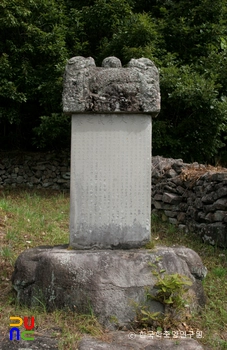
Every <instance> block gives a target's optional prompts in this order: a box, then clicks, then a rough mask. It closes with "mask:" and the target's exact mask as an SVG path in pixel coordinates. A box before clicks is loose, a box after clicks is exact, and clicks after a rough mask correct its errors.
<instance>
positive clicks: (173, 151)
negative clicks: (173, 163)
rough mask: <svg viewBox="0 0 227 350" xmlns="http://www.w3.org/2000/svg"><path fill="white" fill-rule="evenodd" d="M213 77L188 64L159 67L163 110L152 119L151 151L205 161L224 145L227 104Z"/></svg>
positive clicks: (189, 159) (188, 159)
mask: <svg viewBox="0 0 227 350" xmlns="http://www.w3.org/2000/svg"><path fill="white" fill-rule="evenodd" d="M215 78H216V77H212V76H211V77H206V76H205V74H203V75H201V74H199V73H197V72H196V71H194V70H193V69H192V68H191V67H189V66H181V67H180V68H177V67H176V66H170V67H166V68H162V70H161V91H162V96H163V100H164V101H163V104H162V112H161V114H160V116H159V117H158V119H157V121H155V122H154V129H153V132H154V153H155V154H165V155H167V156H171V157H181V158H183V159H184V160H186V161H195V160H197V161H200V162H206V160H211V159H212V157H214V156H215V155H216V154H217V153H218V150H219V149H220V148H221V147H223V146H224V143H223V142H222V140H221V133H222V131H223V130H224V129H225V127H226V126H225V125H226V112H227V104H226V100H225V99H222V100H221V99H219V98H218V94H219V92H218V89H219V87H220V85H219V84H217V83H216V79H215ZM207 140H209V142H207Z"/></svg>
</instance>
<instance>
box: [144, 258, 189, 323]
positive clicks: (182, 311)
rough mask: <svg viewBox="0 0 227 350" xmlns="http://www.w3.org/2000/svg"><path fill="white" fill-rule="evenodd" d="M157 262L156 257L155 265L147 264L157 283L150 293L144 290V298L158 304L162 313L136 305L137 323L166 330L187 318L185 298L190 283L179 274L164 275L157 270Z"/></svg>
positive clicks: (162, 270) (187, 278) (163, 270)
mask: <svg viewBox="0 0 227 350" xmlns="http://www.w3.org/2000/svg"><path fill="white" fill-rule="evenodd" d="M159 260H161V259H160V258H158V257H157V258H156V261H155V263H148V265H149V266H151V267H152V270H151V272H152V274H153V275H154V276H155V277H156V278H157V282H156V283H155V285H154V287H153V289H152V291H150V290H149V289H148V288H147V289H146V298H147V300H148V301H149V300H156V301H158V302H160V303H161V304H162V305H163V306H164V313H163V314H161V312H152V311H150V309H149V304H146V305H143V306H141V307H138V305H137V322H139V323H141V325H143V326H146V327H148V326H154V325H155V326H157V325H158V326H161V327H163V328H164V329H166V328H169V327H171V326H173V325H177V323H179V322H183V321H185V318H186V316H187V317H189V314H188V312H187V309H186V306H187V302H186V300H185V296H186V293H187V291H188V289H189V287H190V286H191V285H192V281H191V279H190V278H189V277H187V276H184V275H181V274H179V273H175V274H165V272H166V271H165V269H158V262H159ZM187 298H188V295H187Z"/></svg>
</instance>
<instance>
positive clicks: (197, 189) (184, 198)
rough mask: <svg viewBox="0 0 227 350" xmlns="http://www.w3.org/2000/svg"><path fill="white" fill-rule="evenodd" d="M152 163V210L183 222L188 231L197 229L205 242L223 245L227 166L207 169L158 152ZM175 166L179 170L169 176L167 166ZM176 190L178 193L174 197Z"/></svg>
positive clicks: (226, 218)
mask: <svg viewBox="0 0 227 350" xmlns="http://www.w3.org/2000/svg"><path fill="white" fill-rule="evenodd" d="M152 163H153V166H152V169H153V170H152V171H153V174H152V182H153V186H152V192H153V198H154V201H152V213H154V214H156V215H159V216H160V217H161V218H162V220H165V221H168V222H170V223H172V224H175V225H177V226H179V225H182V224H183V225H185V226H186V229H187V230H189V231H194V230H196V232H198V233H199V234H200V235H201V237H202V238H203V240H204V241H205V242H210V243H211V244H218V245H220V246H221V247H226V244H227V225H226V223H227V187H226V184H227V183H226V174H227V169H225V168H222V169H220V170H218V171H217V170H216V169H215V168H214V170H212V171H211V170H209V171H207V167H205V166H204V165H201V164H198V163H196V164H195V163H194V164H191V165H190V164H186V163H183V162H182V160H174V159H165V158H163V157H160V156H157V157H153V159H152ZM177 167H178V169H179V173H177V175H176V176H175V177H173V178H169V172H170V170H171V169H174V171H175V170H176V169H177ZM176 185H177V187H176ZM176 192H177V195H179V196H178V197H174V196H175V195H176ZM178 198H181V202H179V203H177V201H178ZM179 201H180V199H179ZM166 203H168V208H167V207H166V206H167V204H166ZM164 212H165V214H166V215H164V214H163V213H164ZM176 212H179V213H178V214H177V219H176V218H175V216H176ZM201 223H202V225H201Z"/></svg>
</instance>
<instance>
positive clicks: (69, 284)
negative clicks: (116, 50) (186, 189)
mask: <svg viewBox="0 0 227 350" xmlns="http://www.w3.org/2000/svg"><path fill="white" fill-rule="evenodd" d="M63 108H64V112H65V113H69V114H71V115H72V150H71V208H70V244H69V246H68V245H66V246H55V247H37V248H33V249H28V250H26V251H25V252H23V253H22V254H20V256H19V257H18V259H17V261H16V265H15V270H14V274H13V277H12V282H13V286H14V289H15V290H16V291H17V298H18V301H19V302H20V303H22V304H25V305H27V306H29V307H31V306H34V305H37V303H38V302H39V300H41V302H42V305H45V306H46V308H47V310H54V309H56V308H66V309H67V308H70V309H72V310H74V311H76V312H77V313H87V312H90V310H91V309H92V311H93V313H94V315H95V316H97V318H98V320H99V322H100V323H102V325H104V326H105V327H108V328H110V329H116V328H117V329H118V328H119V327H124V328H125V327H126V328H129V329H131V327H132V325H133V326H136V323H135V319H136V317H137V314H136V310H135V306H134V305H135V303H136V304H137V305H147V302H148V301H147V299H146V293H145V288H146V289H147V290H150V291H151V293H155V291H156V292H157V287H156V283H157V278H156V277H155V275H154V274H152V273H151V268H150V265H149V264H152V265H154V264H155V266H156V265H157V269H158V271H162V272H163V271H165V273H166V274H180V275H184V276H187V277H189V278H190V279H191V281H192V286H191V287H190V288H189V290H188V293H189V294H188V297H190V298H189V301H188V303H189V304H190V307H192V308H194V307H197V306H198V305H204V292H203V287H202V283H201V280H202V279H203V278H204V277H205V275H206V268H205V267H204V266H203V264H202V261H201V259H200V257H199V256H198V254H196V253H195V252H194V251H192V250H191V249H188V248H185V247H172V248H170V247H158V246H157V247H155V249H134V248H139V247H142V246H143V245H144V244H145V243H147V242H149V240H150V214H151V126H152V117H155V116H157V114H158V112H159V109H160V94H159V81H158V71H157V68H156V67H155V66H154V64H153V63H152V62H151V61H150V60H149V59H146V58H140V59H137V60H135V59H132V60H131V61H130V62H129V64H128V66H127V67H126V68H122V66H121V62H120V61H119V60H118V59H117V58H115V57H108V58H106V59H105V60H104V61H103V63H102V67H96V65H95V63H94V60H93V59H92V58H84V57H74V58H72V59H70V60H69V61H68V64H67V66H66V71H65V77H64V91H63ZM72 248H74V249H72ZM114 248H115V249H116V250H113V249H114ZM147 306H148V307H149V311H151V312H159V313H161V314H165V305H164V304H163V303H161V302H160V301H157V300H150V302H149V305H147ZM149 341H150V340H149ZM190 341H191V340H190V339H189V342H190ZM90 342H91V341H90V340H87V341H85V343H84V342H83V343H81V345H80V347H79V349H81V350H82V349H85V348H86V349H87V348H88V347H91V346H92V348H93V347H94V349H100V348H101V347H102V348H105V346H107V347H108V344H107V345H105V344H101V345H100V344H97V345H94V346H93V345H90ZM124 342H125V340H124ZM170 342H171V340H170ZM92 344H93V343H92ZM155 344H157V343H155ZM140 345H141V344H139V343H135V347H134V348H135V349H137V348H138V346H140ZM153 345H154V344H153ZM100 346H101V347H100ZM144 346H145V344H144ZM180 346H181V347H180V348H181V349H186V347H184V346H183V344H182V343H181V344H180ZM165 347H168V346H167V345H165ZM118 348H120V347H119V346H118V345H116V346H115V345H113V347H110V348H109V347H108V349H118ZM123 348H124V349H127V348H128V343H127V345H126V346H125V347H122V349H123ZM187 348H188V347H187ZM188 349H189V348H188Z"/></svg>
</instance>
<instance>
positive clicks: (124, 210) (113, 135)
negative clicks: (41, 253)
mask: <svg viewBox="0 0 227 350" xmlns="http://www.w3.org/2000/svg"><path fill="white" fill-rule="evenodd" d="M63 110H64V112H65V113H70V114H71V115H72V146H71V195H70V198H71V206H70V207H71V209H70V246H71V247H72V248H76V249H91V248H98V249H106V248H111V249H114V248H115V249H121V248H123V249H130V248H137V247H141V246H143V245H144V244H146V243H147V242H149V240H150V232H151V227H150V217H151V127H152V117H156V116H157V114H158V113H159V110H160V93H159V76H158V70H157V68H156V67H155V65H154V64H153V62H152V61H150V60H149V59H147V58H140V59H137V60H136V59H132V60H131V61H130V62H129V63H128V66H127V67H126V68H122V66H121V62H120V60H119V59H117V58H116V57H108V58H106V59H104V61H103V63H102V67H96V65H95V62H94V60H93V58H91V57H89V58H84V57H80V56H79V57H74V58H71V59H70V60H69V61H68V64H67V66H66V73H65V80H64V91H63Z"/></svg>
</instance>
